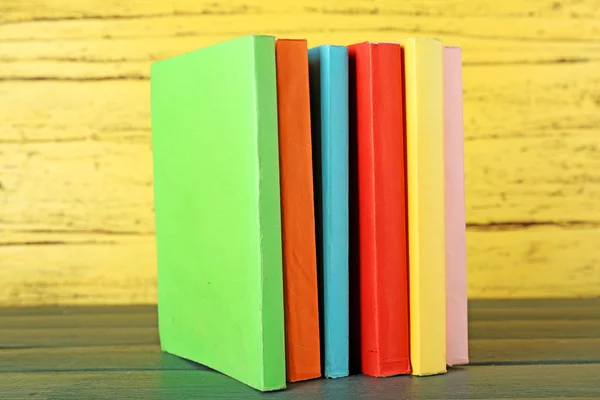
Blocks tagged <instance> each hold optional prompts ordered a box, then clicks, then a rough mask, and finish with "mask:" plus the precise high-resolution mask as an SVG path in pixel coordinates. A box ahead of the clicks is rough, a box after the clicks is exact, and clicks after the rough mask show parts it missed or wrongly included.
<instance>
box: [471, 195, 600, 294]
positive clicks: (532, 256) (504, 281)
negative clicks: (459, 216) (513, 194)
mask: <svg viewBox="0 0 600 400" xmlns="http://www.w3.org/2000/svg"><path fill="white" fill-rule="evenodd" d="M467 201H468V199H467ZM506 225H508V226H504V227H503V226H502V224H500V226H499V227H498V226H494V225H487V226H484V227H483V229H481V227H480V228H478V229H477V230H475V229H474V228H471V229H470V230H468V231H467V249H468V250H467V263H468V264H467V267H468V291H469V292H468V294H469V297H470V298H501V297H505V298H506V297H522V298H526V297H529V298H536V297H538V298H539V297H545V298H551V297H581V296H590V297H592V296H597V295H598V288H600V255H599V254H598V251H597V243H598V242H599V241H600V230H598V229H596V228H592V227H590V228H583V227H582V228H579V227H573V228H570V227H565V228H561V227H558V226H552V225H551V224H550V225H549V226H544V225H541V226H533V227H527V226H526V225H525V226H523V225H519V224H516V225H517V226H516V227H515V226H512V227H511V225H510V224H506ZM486 228H487V229H486ZM498 228H500V230H497V229H498ZM502 229H504V230H502Z"/></svg>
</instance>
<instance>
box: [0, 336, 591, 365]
mask: <svg viewBox="0 0 600 400" xmlns="http://www.w3.org/2000/svg"><path fill="white" fill-rule="evenodd" d="M65 332H66V333H68V332H69V331H68V330H67V331H65ZM0 351H1V357H0V373H4V372H52V371H53V372H65V371H113V370H122V371H126V370H131V371H140V370H174V369H177V370H179V369H197V368H203V367H202V366H200V365H198V364H195V363H191V362H188V361H186V360H183V359H181V358H178V357H175V356H171V355H169V354H166V353H161V351H160V347H159V346H158V345H122V346H104V345H99V346H94V347H57V348H40V347H37V348H28V349H10V350H6V349H5V350H0ZM469 352H470V359H471V365H519V364H587V363H596V364H599V363H600V339H491V340H490V339H472V340H471V341H470V342H469Z"/></svg>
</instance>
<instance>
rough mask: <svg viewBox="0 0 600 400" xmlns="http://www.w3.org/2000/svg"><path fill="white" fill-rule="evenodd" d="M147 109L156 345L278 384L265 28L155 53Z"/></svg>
mask: <svg viewBox="0 0 600 400" xmlns="http://www.w3.org/2000/svg"><path fill="white" fill-rule="evenodd" d="M151 116H152V148H153V161H154V180H155V181H154V185H155V212H156V244H157V260H158V318H159V319H158V323H159V334H160V343H161V347H162V350H163V351H165V352H168V353H171V354H174V355H176V356H179V357H183V358H186V359H189V360H192V361H194V362H198V363H201V364H204V365H206V366H208V367H210V368H213V369H215V370H217V371H220V372H222V373H224V374H226V375H229V376H231V377H233V378H235V379H237V380H239V381H241V382H243V383H245V384H247V385H249V386H251V387H253V388H256V389H258V390H261V391H267V390H276V389H281V388H284V387H285V385H286V383H285V380H286V379H285V343H284V319H283V318H284V307H283V278H282V248H281V214H280V184H279V150H278V129H277V86H276V65H275V40H274V38H273V37H269V36H255V35H251V36H244V37H241V38H237V39H233V40H229V41H225V42H222V43H218V44H215V45H212V46H209V47H206V48H203V49H200V50H196V51H193V52H191V53H187V54H183V55H180V56H177V57H174V58H170V59H166V60H162V61H160V62H157V63H154V64H153V65H152V70H151Z"/></svg>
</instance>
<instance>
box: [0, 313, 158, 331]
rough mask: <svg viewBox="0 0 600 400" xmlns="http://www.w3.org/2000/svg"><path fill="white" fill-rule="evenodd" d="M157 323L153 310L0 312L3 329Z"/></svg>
mask: <svg viewBox="0 0 600 400" xmlns="http://www.w3.org/2000/svg"><path fill="white" fill-rule="evenodd" d="M157 324H158V320H157V316H156V311H154V312H143V313H133V312H119V313H117V314H111V313H97V314H93V313H89V314H82V313H78V312H74V313H69V312H67V313H63V314H55V315H52V314H50V315H47V314H46V315H44V314H42V315H40V314H37V315H35V314H34V315H31V314H30V315H15V316H3V315H2V313H1V312H0V330H4V329H11V330H16V329H22V330H28V329H39V328H42V327H43V328H50V329H74V328H80V327H83V326H84V327H86V328H156V326H157Z"/></svg>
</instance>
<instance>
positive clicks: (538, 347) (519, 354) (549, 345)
mask: <svg viewBox="0 0 600 400" xmlns="http://www.w3.org/2000/svg"><path fill="white" fill-rule="evenodd" d="M469 357H470V361H471V365H490V364H492V365H502V364H509V365H510V364H577V363H579V364H585V363H595V364H600V339H598V338H596V339H538V338H531V339H473V340H471V341H469Z"/></svg>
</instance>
